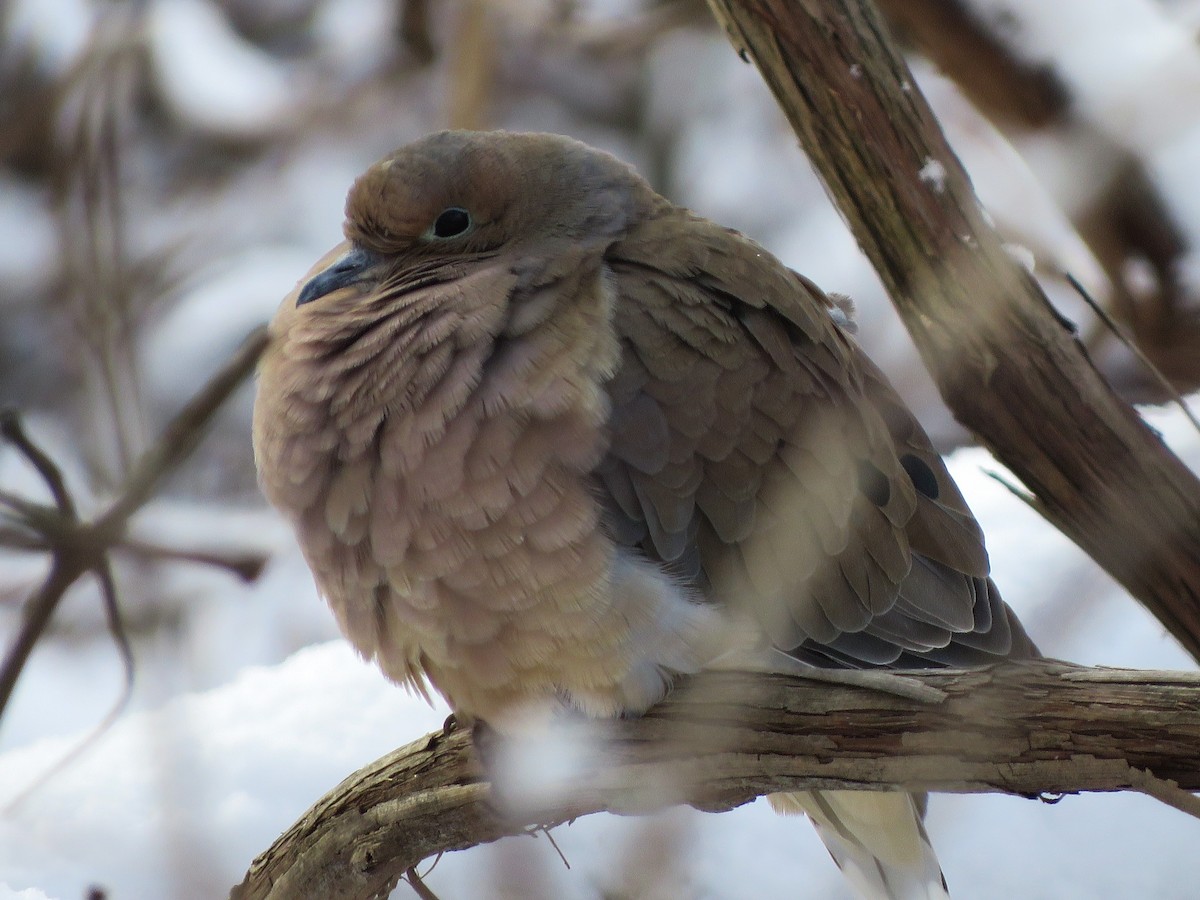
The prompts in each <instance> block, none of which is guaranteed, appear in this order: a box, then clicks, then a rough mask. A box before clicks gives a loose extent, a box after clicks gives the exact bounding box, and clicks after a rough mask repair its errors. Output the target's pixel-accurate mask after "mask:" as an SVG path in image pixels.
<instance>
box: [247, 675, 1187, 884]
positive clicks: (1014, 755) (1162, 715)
mask: <svg viewBox="0 0 1200 900" xmlns="http://www.w3.org/2000/svg"><path fill="white" fill-rule="evenodd" d="M891 677H901V676H891ZM902 678H903V679H904V681H905V682H909V681H914V682H918V683H919V684H921V685H925V686H928V687H930V688H933V689H934V691H932V692H930V693H933V694H934V695H935V696H937V695H940V696H941V697H942V699H940V700H937V699H935V700H924V699H916V698H913V697H910V696H902V695H901V694H905V693H910V692H908V691H899V692H896V693H893V692H889V691H887V690H880V689H877V688H871V687H860V686H850V685H846V686H843V685H833V684H830V683H828V682H827V681H824V680H820V681H815V680H808V679H805V678H797V677H786V676H777V675H757V674H749V673H740V672H721V673H716V672H713V673H706V674H704V675H700V676H697V677H695V678H692V679H690V680H688V681H687V682H685V683H684V684H682V685H681V686H680V687H679V688H678V689H677V690H676V691H674V692H673V693H672V694H671V696H670V697H669V698H668V699H667V700H666V701H664V702H663V703H661V704H659V705H658V706H656V707H654V708H653V709H652V710H650V712H648V713H647V714H646V715H645V716H644V717H642V718H639V719H629V720H622V721H616V722H610V723H601V724H599V725H598V724H597V723H589V722H582V721H579V722H567V723H564V724H563V725H562V726H561V730H562V731H564V732H566V734H567V737H568V740H567V741H566V745H567V746H570V747H574V748H575V749H576V751H577V757H578V758H577V759H576V760H575V763H576V769H575V775H574V778H573V779H572V781H571V785H570V789H569V790H567V791H565V792H563V793H562V794H561V795H560V796H559V797H558V798H557V800H556V801H554V802H551V803H548V804H546V805H540V806H537V807H531V806H527V805H524V804H522V810H523V811H522V813H521V814H519V815H517V814H509V815H506V814H505V812H504V809H505V808H506V804H505V802H504V801H503V800H500V799H497V796H498V794H502V793H503V791H502V790H498V789H497V787H496V786H494V785H493V784H490V783H489V782H488V781H487V779H486V777H485V774H484V769H483V766H481V764H480V763H479V761H478V757H477V755H476V754H475V752H474V751H473V745H472V738H471V734H470V733H469V732H467V731H465V730H461V729H460V730H456V731H452V732H450V733H449V734H447V735H443V734H441V733H435V734H432V735H429V736H427V737H424V738H422V739H421V740H419V741H415V742H414V743H412V744H409V745H408V746H405V747H401V748H400V749H398V750H395V751H393V752H392V753H390V754H388V755H387V756H384V757H382V758H381V759H379V760H378V761H377V762H375V763H372V764H371V765H369V766H367V767H365V768H363V769H361V770H360V771H358V772H356V773H355V774H354V775H352V776H350V777H349V778H347V779H346V780H345V781H344V782H342V783H341V784H340V785H338V786H337V787H336V788H335V789H334V790H332V791H331V792H330V793H329V794H327V795H326V796H325V797H324V798H322V799H321V800H320V801H319V802H318V803H317V804H316V805H315V806H313V808H312V809H311V810H309V811H308V813H306V814H305V815H304V817H303V818H301V819H300V820H299V821H298V822H297V823H296V824H295V825H293V826H292V827H291V828H290V829H289V830H288V831H287V832H286V833H285V834H284V835H283V836H282V837H280V838H279V840H277V841H276V842H275V844H274V845H273V846H272V847H271V848H270V849H269V850H267V851H266V852H265V853H263V854H262V855H261V856H259V857H258V859H256V860H255V861H254V863H253V865H252V866H251V868H250V871H249V872H248V873H247V875H246V878H245V880H244V881H243V882H242V883H241V884H240V885H238V886H237V887H236V888H234V890H233V893H232V897H233V898H236V900H263V898H285V897H286V898H295V897H343V898H358V897H364V898H365V897H375V896H386V895H387V892H388V891H389V890H390V889H391V888H392V887H394V886H395V885H396V883H397V881H398V880H399V878H400V877H401V876H402V875H403V874H404V873H405V872H407V871H408V870H409V869H411V868H412V867H414V866H416V865H417V864H418V863H419V862H420V861H421V860H423V859H426V858H428V857H431V856H435V855H436V854H438V853H442V852H446V851H451V850H461V849H465V848H467V847H471V846H474V845H476V844H482V843H487V842H490V841H494V840H497V839H498V838H501V837H504V836H506V835H513V834H521V833H524V832H528V831H530V830H532V829H537V828H542V827H549V826H553V825H558V824H561V823H563V822H567V821H570V820H572V819H575V818H578V817H579V816H583V815H587V814H590V813H594V812H601V811H609V812H618V813H645V812H648V811H650V810H653V809H657V808H661V807H664V806H667V805H670V804H675V803H687V804H690V805H692V806H696V807H698V808H700V809H704V810H713V811H722V810H727V809H732V808H733V807H736V806H740V805H741V804H743V803H746V802H748V801H750V800H753V799H754V798H755V797H757V796H760V795H762V794H766V793H772V792H777V791H794V790H811V789H823V790H825V789H844V788H849V789H860V790H894V789H896V788H897V787H899V786H903V787H904V788H905V789H908V790H933V791H952V792H1003V793H1010V794H1019V795H1024V796H1028V797H1031V798H1032V797H1038V796H1043V795H1059V794H1066V793H1075V792H1079V791H1121V790H1141V791H1144V792H1146V793H1152V794H1154V795H1155V796H1159V797H1160V799H1165V800H1167V801H1168V802H1174V803H1176V805H1179V806H1181V807H1184V808H1187V807H1188V806H1189V804H1195V803H1196V801H1195V799H1194V798H1193V797H1192V795H1191V794H1187V793H1184V790H1181V789H1186V790H1196V789H1200V755H1198V754H1197V753H1196V747H1198V746H1200V674H1193V673H1180V672H1140V671H1132V670H1122V669H1092V668H1085V667H1080V666H1072V665H1069V664H1066V663H1061V662H1056V661H1048V660H1047V661H1039V662H1033V663H1006V664H1004V665H1001V666H996V667H993V668H989V669H983V670H976V671H959V670H948V669H943V670H929V671H922V672H906V673H904V674H903V676H902ZM572 732H574V733H576V735H577V736H578V738H579V739H578V740H570V738H571V736H572ZM558 736H559V737H561V735H558ZM497 740H498V739H497ZM555 743H556V746H558V745H559V744H560V742H559V741H557V740H556V742H555ZM486 746H487V744H486V743H485V747H486ZM502 783H503V782H501V784H502ZM1190 811H1193V812H1194V810H1190Z"/></svg>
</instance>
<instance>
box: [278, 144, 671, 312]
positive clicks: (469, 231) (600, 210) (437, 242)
mask: <svg viewBox="0 0 1200 900" xmlns="http://www.w3.org/2000/svg"><path fill="white" fill-rule="evenodd" d="M659 202H662V201H661V200H660V198H658V197H657V195H656V194H655V193H654V192H653V191H652V190H651V188H650V187H649V185H648V184H646V182H645V181H644V180H643V179H642V178H641V176H639V175H638V174H637V173H636V172H635V171H634V170H633V169H632V168H630V167H629V166H627V165H626V164H624V163H622V162H621V161H619V160H618V159H616V158H615V157H613V156H610V155H609V154H607V153H604V152H601V151H598V150H595V149H593V148H591V147H588V146H586V145H585V144H581V143H579V142H578V141H574V140H571V139H570V138H565V137H561V136H559V135H552V134H520V133H512V132H502V131H490V132H472V131H443V132H438V133H436V134H432V135H429V136H427V137H425V138H422V139H420V140H418V141H416V142H414V143H412V144H408V145H406V146H404V147H402V148H400V149H399V150H397V151H396V152H395V153H393V154H391V155H390V156H388V157H386V158H384V159H382V160H380V161H379V162H377V163H376V164H375V165H373V166H371V168H370V169H368V170H367V171H366V172H365V173H364V174H363V175H361V176H360V177H359V178H358V180H357V181H356V182H355V183H354V186H353V187H352V188H351V189H350V194H349V197H348V198H347V200H346V222H345V226H344V227H345V235H346V241H347V243H346V244H345V245H344V246H343V248H341V252H340V253H339V254H336V255H335V256H334V258H333V259H332V261H331V262H330V263H329V264H328V265H326V266H325V267H324V268H322V269H321V270H320V271H318V272H317V273H315V274H314V275H313V276H312V277H310V278H309V280H308V281H307V282H306V283H305V284H304V286H303V287H302V288H301V289H300V292H299V295H298V298H297V301H296V305H297V306H302V305H304V304H307V303H311V302H313V301H314V300H319V299H321V298H322V297H324V296H326V295H328V294H330V293H332V292H333V291H336V290H339V289H341V288H344V287H350V286H352V285H364V284H365V285H367V286H371V285H372V284H378V283H379V282H381V281H383V280H384V279H388V278H395V277H396V276H397V275H398V274H400V273H402V272H404V271H405V270H417V271H422V270H424V269H425V268H427V267H428V265H429V264H431V263H432V264H436V263H449V264H454V263H456V262H457V263H469V262H470V261H471V260H473V259H480V258H487V257H491V256H494V255H496V254H498V253H501V252H504V253H511V254H513V255H514V258H519V257H520V256H521V255H523V254H524V253H525V252H527V251H528V250H529V248H539V250H540V251H541V252H545V251H546V250H548V249H551V250H552V249H553V248H554V247H556V246H562V245H563V244H564V243H565V244H573V245H576V246H578V245H580V244H589V243H596V244H598V245H600V246H606V245H607V244H608V243H611V241H612V240H613V239H614V237H615V236H617V235H619V234H620V233H621V232H622V231H624V230H625V229H626V228H628V226H629V225H630V223H631V222H633V221H635V220H636V219H637V218H638V217H640V216H643V215H645V214H646V212H647V211H648V210H650V209H652V208H653V207H654V206H655V205H656V204H657V203H659Z"/></svg>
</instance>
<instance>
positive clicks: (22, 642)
mask: <svg viewBox="0 0 1200 900" xmlns="http://www.w3.org/2000/svg"><path fill="white" fill-rule="evenodd" d="M266 345H267V332H266V327H265V326H264V327H260V328H258V329H256V330H255V331H253V332H251V334H250V335H249V337H247V339H246V341H245V342H244V343H243V344H242V346H241V347H240V348H239V349H238V351H237V353H235V354H234V356H233V358H232V359H230V360H229V362H228V363H226V364H225V366H224V367H223V368H222V369H221V370H220V371H219V372H217V374H216V375H214V376H213V377H212V378H211V379H210V380H209V381H208V383H207V384H206V385H205V386H204V387H203V388H201V389H200V391H199V393H197V394H196V396H195V397H193V398H192V399H191V400H190V401H189V402H188V404H187V405H186V406H185V407H184V408H183V409H182V410H181V411H180V412H179V413H178V414H177V415H176V416H175V418H173V419H172V420H171V421H170V422H169V423H168V424H167V427H166V429H164V431H163V433H162V435H161V436H160V437H159V440H158V442H157V443H156V444H155V445H154V446H153V447H151V448H150V449H149V450H147V451H146V453H144V454H143V455H142V457H141V458H140V459H139V460H138V463H137V465H136V466H135V467H134V471H133V473H132V474H131V475H130V477H129V480H128V481H127V482H126V484H125V487H124V490H123V492H122V493H121V494H120V496H118V497H117V499H116V500H115V501H114V502H113V504H112V505H111V506H110V507H109V508H108V510H107V511H106V512H105V513H104V514H103V515H101V516H100V517H99V518H98V519H96V520H95V521H94V522H81V521H80V520H79V519H78V517H77V516H76V511H75V503H74V501H73V500H72V499H71V496H70V494H69V492H68V491H67V488H66V485H65V483H64V482H63V479H62V476H61V474H60V473H59V471H58V467H57V466H55V464H54V463H53V461H52V460H51V459H50V458H49V456H47V455H46V454H45V453H44V452H43V451H42V450H40V449H39V448H38V447H37V446H36V445H34V444H33V442H32V441H30V440H29V438H28V437H27V436H26V435H25V433H24V431H23V430H22V429H21V426H20V423H19V421H18V420H17V418H16V416H15V414H12V413H6V414H4V417H3V419H2V420H0V434H2V436H3V437H5V438H6V439H8V440H9V441H10V442H12V443H13V444H14V445H15V446H16V447H17V448H18V449H19V450H20V451H21V452H22V453H23V454H24V455H25V457H26V458H27V459H29V461H30V463H31V464H32V465H33V466H34V467H35V468H37V470H38V472H39V473H40V474H41V475H42V478H43V479H44V480H45V481H46V483H47V485H48V486H49V488H50V490H51V492H52V493H53V495H54V498H55V501H56V503H57V507H58V508H57V509H55V508H54V507H43V506H41V505H39V504H33V503H29V502H27V501H24V500H22V499H21V498H17V497H9V496H7V495H5V496H4V497H3V498H0V499H4V501H5V502H6V503H7V505H9V506H10V507H11V508H12V510H13V511H14V513H13V514H10V518H12V519H13V521H14V523H15V524H17V525H18V526H22V527H21V528H17V529H13V530H12V537H13V545H14V546H20V547H22V549H44V550H45V551H47V552H49V553H50V554H51V557H52V563H51V566H50V572H49V574H48V575H47V577H46V580H45V581H44V582H43V584H42V586H41V587H40V588H39V589H38V591H37V592H36V593H35V594H34V595H33V596H32V597H30V598H29V600H27V601H26V603H25V606H24V609H23V616H22V621H21V627H20V628H19V629H18V630H17V635H16V637H15V639H14V640H13V644H12V647H11V648H9V650H8V652H7V654H5V656H4V659H3V662H0V714H2V713H3V712H4V709H5V707H6V706H7V705H8V701H9V698H10V697H11V696H12V692H13V689H14V688H15V687H16V684H17V679H18V678H19V677H20V675H21V671H22V670H23V669H24V668H25V663H26V662H27V661H28V659H29V654H30V653H32V652H33V648H34V646H35V645H36V644H37V642H38V640H39V639H40V638H41V636H42V634H43V633H44V632H45V630H46V627H47V626H48V625H49V624H50V619H51V617H52V616H53V615H54V610H55V609H57V608H58V604H59V601H61V600H62V598H63V596H64V595H65V594H66V592H67V590H68V589H69V588H70V587H71V585H72V584H74V583H75V582H76V581H77V580H78V579H79V578H80V577H81V576H82V575H83V574H84V573H86V572H89V571H91V572H95V573H96V577H97V578H98V579H99V581H100V585H101V594H102V596H103V600H104V604H105V615H106V617H107V619H108V624H109V630H110V631H111V632H112V635H113V639H114V640H115V641H116V644H117V649H118V651H119V652H120V654H121V659H122V662H123V663H124V665H125V667H126V679H127V683H126V690H128V682H129V680H131V679H132V672H133V668H132V666H133V657H132V654H131V652H130V648H129V641H128V639H127V637H126V636H125V630H124V627H123V625H122V624H121V615H120V608H119V606H118V604H117V596H116V587H115V585H114V583H113V580H112V573H111V569H110V566H109V561H108V552H109V551H110V550H112V549H113V548H114V547H116V546H119V545H120V543H121V541H122V540H123V538H124V536H125V527H126V525H127V523H128V521H129V517H130V516H132V515H133V514H134V513H135V512H137V510H138V509H140V508H141V507H142V506H143V505H144V504H145V503H146V501H147V500H149V499H150V497H151V496H153V493H154V490H155V489H156V488H157V487H158V484H159V483H160V482H161V480H162V479H163V477H164V476H166V475H167V474H168V473H169V472H171V471H172V470H173V469H174V468H175V467H176V466H178V465H179V464H180V463H181V462H183V460H185V459H186V458H187V457H188V455H189V454H190V453H191V452H192V450H194V449H195V447H196V445H197V444H198V443H199V442H200V439H201V438H202V437H203V436H204V434H205V431H206V429H207V427H208V425H209V423H210V422H211V421H212V418H213V416H214V415H216V412H217V410H218V409H220V408H221V406H222V405H223V404H224V403H225V401H226V400H228V399H229V396H230V394H232V393H233V391H234V390H235V389H236V388H237V387H238V385H240V384H241V383H242V382H243V381H245V380H246V378H247V377H249V375H250V373H251V372H252V371H253V370H254V366H255V364H256V363H257V362H258V358H259V357H260V356H261V355H262V352H263V350H264V349H265V347H266ZM22 529H27V530H28V531H30V532H33V534H34V535H36V536H37V539H39V540H40V541H42V542H44V543H43V544H41V545H38V544H37V543H36V542H31V541H29V540H28V536H27V535H26V534H24V533H23V530H22ZM5 531H8V529H5Z"/></svg>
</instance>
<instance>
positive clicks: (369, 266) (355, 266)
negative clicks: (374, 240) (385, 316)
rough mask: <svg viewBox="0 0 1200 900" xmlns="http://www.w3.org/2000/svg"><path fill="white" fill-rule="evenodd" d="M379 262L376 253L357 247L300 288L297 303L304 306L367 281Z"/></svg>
mask: <svg viewBox="0 0 1200 900" xmlns="http://www.w3.org/2000/svg"><path fill="white" fill-rule="evenodd" d="M377 262H379V259H378V257H376V256H375V254H373V253H370V252H368V251H366V250H363V249H362V248H361V247H355V248H354V249H352V250H350V251H349V252H348V253H346V254H345V255H344V256H342V257H340V258H339V259H337V260H336V261H334V262H333V263H332V264H331V265H330V266H329V267H328V268H326V269H324V270H323V271H321V272H318V273H317V274H316V275H314V276H313V277H312V278H310V279H309V280H308V283H307V284H305V285H304V287H303V288H301V289H300V296H299V297H298V298H297V300H296V305H297V306H303V305H304V304H305V303H312V302H313V301H314V300H320V299H321V298H322V297H324V296H325V295H326V294H332V293H333V292H334V291H336V290H340V289H341V288H344V287H350V285H352V284H358V283H359V282H360V281H366V280H367V279H368V278H369V277H370V276H371V273H372V270H373V269H374V268H375V264H376V263H377Z"/></svg>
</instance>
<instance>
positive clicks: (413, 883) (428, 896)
mask: <svg viewBox="0 0 1200 900" xmlns="http://www.w3.org/2000/svg"><path fill="white" fill-rule="evenodd" d="M404 880H405V881H407V882H408V884H409V887H411V888H412V889H413V893H414V894H416V895H417V896H418V897H420V898H421V900H438V895H437V894H435V893H434V892H433V891H431V890H430V889H429V885H427V884H426V883H425V882H424V881H422V880H421V876H420V874H419V873H418V872H417V867H416V866H410V867H409V868H408V870H407V871H405V873H404Z"/></svg>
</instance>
